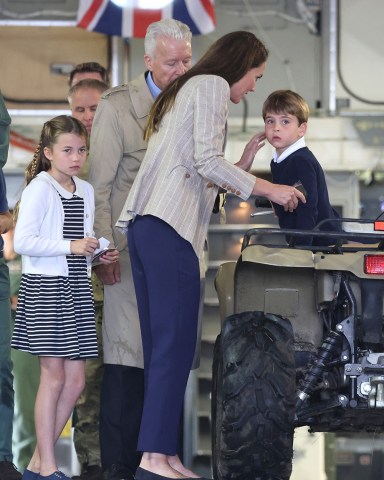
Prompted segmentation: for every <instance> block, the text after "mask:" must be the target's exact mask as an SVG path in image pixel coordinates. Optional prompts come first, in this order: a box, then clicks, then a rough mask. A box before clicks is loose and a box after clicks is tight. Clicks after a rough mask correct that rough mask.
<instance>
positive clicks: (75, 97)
mask: <svg viewBox="0 0 384 480" xmlns="http://www.w3.org/2000/svg"><path fill="white" fill-rule="evenodd" d="M108 88H109V86H108V85H107V84H106V83H104V82H102V81H100V80H96V79H93V78H84V79H83V80H80V81H78V82H77V83H75V84H74V85H72V87H71V88H70V89H69V92H68V103H69V107H70V109H71V112H72V116H73V117H75V118H77V120H79V121H80V122H81V123H82V124H83V125H84V126H85V128H86V129H87V132H88V134H91V129H92V123H93V118H94V116H95V113H96V108H97V105H98V104H99V101H100V97H101V94H102V93H103V92H104V91H105V90H107V89H108Z"/></svg>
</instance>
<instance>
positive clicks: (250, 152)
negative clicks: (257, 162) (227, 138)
mask: <svg viewBox="0 0 384 480" xmlns="http://www.w3.org/2000/svg"><path fill="white" fill-rule="evenodd" d="M265 138H266V137H265V133H264V132H261V133H257V134H256V135H254V136H253V137H252V138H251V140H250V141H249V142H248V143H247V145H246V146H245V148H244V152H243V155H242V156H241V158H240V160H239V161H238V162H237V163H235V165H236V166H237V167H239V168H241V169H242V170H245V171H246V172H248V170H249V169H250V168H251V166H252V163H253V160H254V159H255V155H256V153H257V152H258V151H259V150H260V148H263V147H264V145H265V142H263V140H265Z"/></svg>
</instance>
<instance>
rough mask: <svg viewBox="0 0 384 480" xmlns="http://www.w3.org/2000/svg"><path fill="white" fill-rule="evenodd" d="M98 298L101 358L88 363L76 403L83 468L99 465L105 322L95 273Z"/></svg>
mask: <svg viewBox="0 0 384 480" xmlns="http://www.w3.org/2000/svg"><path fill="white" fill-rule="evenodd" d="M92 285H93V294H94V298H95V313H96V331H97V338H98V348H99V357H98V358H95V359H92V360H87V361H86V362H85V388H84V391H83V393H82V394H81V396H80V398H79V400H78V401H77V404H76V409H75V412H74V415H73V426H74V436H73V439H74V444H75V450H76V454H77V459H78V461H79V463H80V465H81V466H83V465H99V466H101V463H100V441H99V415H100V389H101V380H102V376H103V348H102V338H101V327H102V319H103V294H102V287H101V286H100V284H99V282H98V280H97V277H96V275H95V274H92Z"/></svg>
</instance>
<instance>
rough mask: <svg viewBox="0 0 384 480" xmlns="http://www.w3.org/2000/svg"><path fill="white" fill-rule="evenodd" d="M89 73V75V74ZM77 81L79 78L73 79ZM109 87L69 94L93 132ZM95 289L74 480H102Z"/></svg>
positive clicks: (86, 84)
mask: <svg viewBox="0 0 384 480" xmlns="http://www.w3.org/2000/svg"><path fill="white" fill-rule="evenodd" d="M87 73H89V72H87ZM74 78H75V80H76V77H74ZM107 88H108V85H107V84H106V83H104V82H102V81H101V80H98V79H94V78H91V79H89V78H84V79H83V80H79V81H78V82H77V83H75V84H74V85H72V86H71V87H70V89H69V92H68V102H69V106H70V109H71V113H72V116H73V117H74V118H76V119H77V120H79V121H80V122H81V123H82V124H83V125H84V126H85V128H86V129H87V132H88V134H90V133H91V130H92V124H93V118H94V116H95V112H96V108H97V105H98V103H99V101H100V96H101V94H102V93H103V92H104V91H105V90H107ZM88 169H89V158H87V160H86V161H85V164H84V166H83V168H82V170H81V172H80V174H79V176H80V178H83V179H84V180H87V176H88ZM91 279H92V287H93V296H94V300H95V315H96V331H97V340H98V348H99V356H98V358H96V359H92V360H90V361H88V362H86V364H85V387H84V390H83V393H82V394H81V396H80V398H79V400H78V402H77V404H76V408H75V412H74V415H73V426H74V435H73V439H74V444H75V450H76V454H77V458H78V461H79V463H80V467H81V472H80V475H76V476H75V477H73V478H74V479H75V480H80V479H81V480H103V479H104V477H103V472H102V469H101V461H100V440H99V414H100V390H101V379H102V372H103V345H102V332H101V328H102V319H103V300H104V293H103V286H102V284H101V282H100V281H99V280H98V278H97V276H96V274H95V273H94V272H92V277H91Z"/></svg>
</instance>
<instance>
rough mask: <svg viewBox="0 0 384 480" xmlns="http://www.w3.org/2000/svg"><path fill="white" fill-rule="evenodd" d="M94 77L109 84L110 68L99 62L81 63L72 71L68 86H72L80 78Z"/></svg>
mask: <svg viewBox="0 0 384 480" xmlns="http://www.w3.org/2000/svg"><path fill="white" fill-rule="evenodd" d="M86 78H93V79H94V80H99V81H100V82H104V83H106V84H107V85H109V74H108V70H107V69H106V68H105V67H103V66H102V65H100V63H97V62H85V63H79V64H78V65H76V66H75V67H74V69H73V70H72V71H71V72H70V74H69V77H68V87H69V88H71V87H73V85H75V84H76V83H77V82H80V80H85V79H86Z"/></svg>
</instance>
